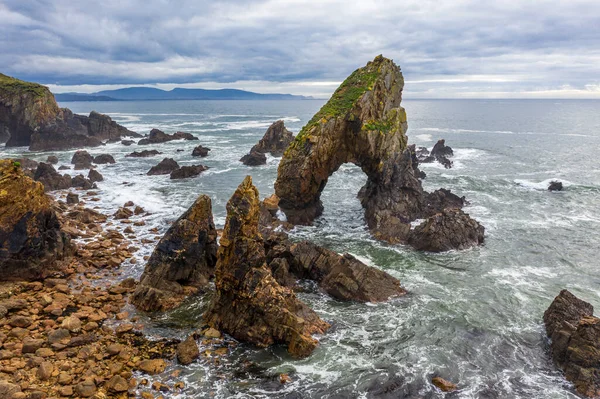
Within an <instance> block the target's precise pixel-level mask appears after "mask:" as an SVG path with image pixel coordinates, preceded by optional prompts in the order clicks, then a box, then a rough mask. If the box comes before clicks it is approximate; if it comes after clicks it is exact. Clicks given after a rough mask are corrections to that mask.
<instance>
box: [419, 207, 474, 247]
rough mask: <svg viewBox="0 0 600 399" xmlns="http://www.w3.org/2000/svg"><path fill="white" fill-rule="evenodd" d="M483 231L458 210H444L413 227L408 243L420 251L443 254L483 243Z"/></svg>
mask: <svg viewBox="0 0 600 399" xmlns="http://www.w3.org/2000/svg"><path fill="white" fill-rule="evenodd" d="M484 233H485V229H484V227H483V226H482V225H480V224H479V223H478V222H477V221H476V220H473V219H471V218H470V217H469V215H467V214H466V213H464V212H463V211H461V210H460V209H444V210H443V211H442V212H440V213H438V214H435V215H433V216H431V217H429V218H428V219H427V220H425V221H424V222H423V223H421V224H420V225H418V226H417V227H415V229H414V230H413V231H411V232H410V236H409V239H408V243H409V244H410V245H412V246H413V247H414V248H415V249H418V250H420V251H430V252H444V251H450V250H452V249H467V248H470V247H473V246H477V245H479V244H482V243H483V239H484Z"/></svg>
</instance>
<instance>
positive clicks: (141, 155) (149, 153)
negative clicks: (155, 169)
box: [125, 150, 162, 158]
mask: <svg viewBox="0 0 600 399" xmlns="http://www.w3.org/2000/svg"><path fill="white" fill-rule="evenodd" d="M160 154H162V152H159V151H157V150H144V151H139V152H138V151H134V152H132V153H131V154H128V155H125V157H130V158H146V157H153V156H155V155H160Z"/></svg>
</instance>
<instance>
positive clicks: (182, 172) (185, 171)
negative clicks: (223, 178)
mask: <svg viewBox="0 0 600 399" xmlns="http://www.w3.org/2000/svg"><path fill="white" fill-rule="evenodd" d="M207 169H208V167H206V166H204V165H190V166H182V167H181V168H179V169H175V170H174V171H172V172H171V176H170V178H171V179H186V178H188V177H196V176H198V175H199V174H200V173H202V172H204V171H205V170H207Z"/></svg>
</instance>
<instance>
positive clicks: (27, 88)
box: [0, 73, 49, 96]
mask: <svg viewBox="0 0 600 399" xmlns="http://www.w3.org/2000/svg"><path fill="white" fill-rule="evenodd" d="M2 92H5V93H9V94H19V93H24V92H28V93H33V94H35V95H36V96H45V95H47V94H48V93H49V91H48V88H47V87H46V86H42V85H40V84H37V83H31V82H25V81H23V80H19V79H15V78H11V77H10V76H6V75H3V74H1V73H0V93H2Z"/></svg>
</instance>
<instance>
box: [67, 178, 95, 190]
mask: <svg viewBox="0 0 600 399" xmlns="http://www.w3.org/2000/svg"><path fill="white" fill-rule="evenodd" d="M71 187H79V188H82V189H84V190H91V189H92V188H96V184H94V182H92V181H91V180H90V179H86V178H85V177H84V176H83V175H77V176H75V177H74V178H72V179H71Z"/></svg>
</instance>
